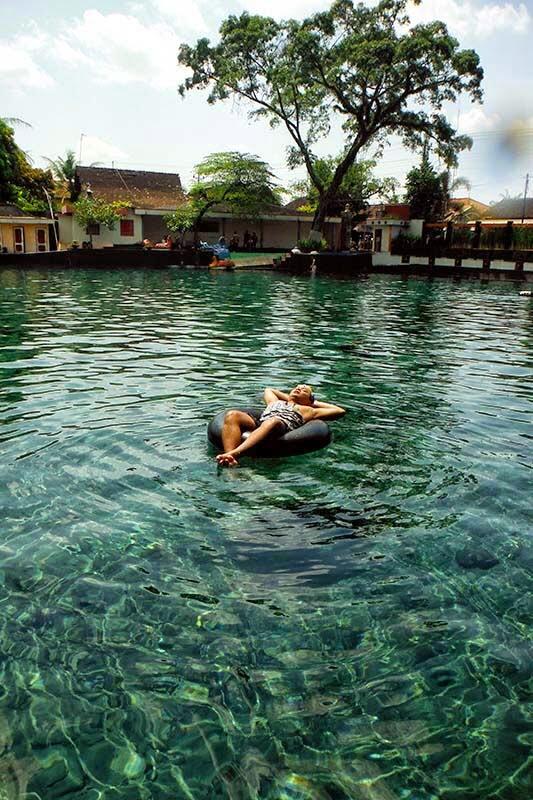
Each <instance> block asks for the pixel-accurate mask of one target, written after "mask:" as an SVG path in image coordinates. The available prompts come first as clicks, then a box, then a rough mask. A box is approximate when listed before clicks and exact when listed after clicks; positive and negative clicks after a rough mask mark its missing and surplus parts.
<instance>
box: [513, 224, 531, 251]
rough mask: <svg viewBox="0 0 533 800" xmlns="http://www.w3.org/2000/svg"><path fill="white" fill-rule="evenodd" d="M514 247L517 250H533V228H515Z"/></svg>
mask: <svg viewBox="0 0 533 800" xmlns="http://www.w3.org/2000/svg"><path fill="white" fill-rule="evenodd" d="M513 247H514V248H516V249H517V250H533V227H532V226H529V227H526V226H524V227H521V228H519V227H518V226H514V227H513Z"/></svg>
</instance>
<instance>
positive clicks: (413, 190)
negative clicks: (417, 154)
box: [404, 142, 471, 222]
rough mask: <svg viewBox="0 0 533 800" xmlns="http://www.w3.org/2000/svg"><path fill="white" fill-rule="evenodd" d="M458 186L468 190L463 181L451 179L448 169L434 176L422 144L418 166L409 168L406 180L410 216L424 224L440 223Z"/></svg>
mask: <svg viewBox="0 0 533 800" xmlns="http://www.w3.org/2000/svg"><path fill="white" fill-rule="evenodd" d="M460 186H464V187H465V188H466V189H467V190H468V191H470V189H471V185H470V181H468V180H467V178H461V177H458V178H455V179H453V178H452V175H451V172H450V170H449V169H446V170H444V171H443V172H440V173H438V172H437V171H436V170H435V168H434V167H433V166H432V165H431V163H430V160H429V146H428V143H427V142H426V143H425V145H424V148H423V151H422V160H421V162H420V165H419V166H417V167H413V168H412V169H411V170H410V171H409V172H408V173H407V177H406V191H405V198H404V199H405V202H406V203H409V205H410V206H411V217H413V218H414V219H425V220H426V221H427V222H435V221H437V220H443V219H444V218H445V217H446V216H447V214H448V212H449V208H450V200H451V199H452V194H453V192H454V191H455V190H456V189H458V188H459V187H460Z"/></svg>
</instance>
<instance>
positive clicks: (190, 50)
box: [179, 0, 483, 231]
mask: <svg viewBox="0 0 533 800" xmlns="http://www.w3.org/2000/svg"><path fill="white" fill-rule="evenodd" d="M416 1H417V0H415V2H416ZM407 2H408V0H380V2H378V3H377V4H376V5H374V6H373V7H367V6H365V5H363V4H362V3H360V4H358V5H355V4H354V2H353V0H336V2H334V3H333V4H332V6H331V8H330V9H329V10H328V11H324V12H321V13H318V14H315V15H313V16H311V17H309V18H308V19H305V20H304V21H303V22H298V21H296V20H289V21H285V22H279V23H278V22H276V21H275V20H273V19H271V18H269V17H261V16H252V15H250V14H248V13H243V14H241V15H240V16H239V17H236V16H233V15H232V16H229V17H228V18H227V19H226V20H225V21H224V22H223V23H222V25H221V27H220V40H219V42H218V43H217V44H215V45H211V44H210V42H209V40H208V39H205V38H204V39H199V40H198V41H197V43H196V45H195V46H192V47H191V46H189V45H186V44H182V45H181V47H180V50H179V62H180V63H181V64H182V65H183V66H186V67H189V68H190V69H191V70H192V73H191V75H190V77H188V78H187V79H186V80H185V82H184V83H183V84H182V85H181V86H180V92H181V93H182V95H183V94H185V92H186V91H188V90H192V89H205V88H208V89H210V94H209V97H208V101H209V102H210V103H215V102H217V101H219V100H225V99H227V98H229V97H237V98H240V99H243V100H244V101H247V102H249V103H250V104H251V105H252V110H251V112H250V114H251V116H252V117H265V118H266V119H267V120H268V121H269V122H270V124H271V125H272V126H275V125H280V124H283V125H285V127H286V129H287V131H288V133H289V135H290V137H291V139H292V142H293V145H292V147H291V148H290V149H289V164H290V165H292V166H295V165H297V164H304V165H305V167H306V169H307V172H308V175H309V179H310V181H311V182H312V184H313V186H314V187H315V189H316V191H317V193H318V197H319V202H318V206H317V209H316V212H315V218H314V223H313V227H314V229H315V230H317V231H320V230H322V227H323V223H324V221H325V217H326V213H327V208H328V206H329V204H330V202H331V199H332V198H334V197H335V196H336V195H337V192H338V190H339V187H340V186H341V184H342V182H343V180H344V178H345V176H346V173H347V172H348V170H349V169H350V167H351V166H352V165H353V164H355V163H356V161H357V160H358V157H359V156H360V154H361V152H362V151H364V148H365V147H368V145H369V144H371V143H377V144H382V143H383V142H384V141H385V139H386V137H388V136H390V135H392V134H398V135H400V136H401V137H402V138H403V140H404V142H405V143H406V144H407V145H408V146H420V144H421V142H422V140H423V139H424V137H425V136H429V137H430V138H431V139H432V141H434V142H435V145H436V147H437V150H438V152H439V154H440V155H441V156H442V157H444V159H445V162H446V163H449V164H453V163H455V161H456V158H457V153H458V152H459V151H460V150H462V149H464V148H465V147H469V146H471V140H470V139H469V138H468V137H465V136H459V135H457V132H456V131H455V130H454V129H453V128H452V126H451V125H450V124H449V122H448V121H447V120H446V118H445V117H444V115H443V114H442V113H441V112H442V107H443V104H444V103H445V102H449V101H454V100H456V99H457V97H458V95H459V94H460V93H462V92H466V93H468V94H469V95H470V96H471V97H472V98H473V99H474V100H480V99H481V89H480V84H481V80H482V78H483V70H482V69H481V67H480V65H479V58H478V55H477V54H476V53H475V51H473V50H460V49H459V43H458V42H457V40H456V39H454V38H453V37H452V36H450V34H449V33H448V30H447V28H446V26H445V25H444V23H442V22H432V23H429V24H426V25H417V26H415V27H413V28H409V27H408V24H409V20H408V17H407V15H406V13H405V9H406V6H407ZM335 113H337V114H340V115H341V118H342V120H343V125H342V128H343V131H344V136H345V143H344V151H343V155H342V158H341V159H340V160H339V162H338V164H337V166H336V169H335V171H334V173H333V175H332V177H331V180H330V181H329V182H324V180H323V179H322V178H321V176H320V174H319V172H318V171H317V169H316V162H317V157H316V155H315V154H314V152H313V147H314V145H315V143H316V142H317V141H318V140H320V139H321V138H323V137H324V136H325V135H326V134H327V133H328V132H329V130H330V125H331V118H332V117H333V116H334V114H335Z"/></svg>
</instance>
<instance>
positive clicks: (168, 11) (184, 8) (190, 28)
mask: <svg viewBox="0 0 533 800" xmlns="http://www.w3.org/2000/svg"><path fill="white" fill-rule="evenodd" d="M151 2H152V5H153V7H154V8H155V10H156V11H157V12H158V13H159V14H161V16H162V17H164V18H165V19H168V20H170V21H171V22H172V23H173V24H174V25H176V26H177V28H178V31H179V36H180V41H181V40H187V39H189V38H195V37H198V36H205V35H206V34H209V33H210V29H211V28H212V20H213V17H214V16H215V13H214V12H215V11H216V10H217V9H216V8H214V6H216V3H213V2H211V3H209V4H208V3H207V2H202V0H194V2H193V0H188V2H186V3H184V4H183V5H182V4H181V3H177V2H176V0H151ZM220 12H221V15H222V14H223V11H222V9H221V8H220ZM218 16H219V15H218V14H216V17H217V19H218ZM206 20H207V21H206Z"/></svg>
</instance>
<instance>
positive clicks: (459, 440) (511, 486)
mask: <svg viewBox="0 0 533 800" xmlns="http://www.w3.org/2000/svg"><path fill="white" fill-rule="evenodd" d="M0 292H1V294H0V440H1V443H2V456H3V457H2V462H1V468H0V469H1V481H2V489H3V491H2V499H3V504H2V509H3V521H4V524H3V526H2V537H1V538H0V655H1V658H0V676H1V679H2V680H1V684H0V685H1V687H2V688H1V689H0V736H1V738H2V748H1V751H2V752H1V753H0V782H1V783H2V786H3V792H4V793H5V794H6V796H8V797H22V796H28V797H42V798H45V797H46V798H47V800H53V799H54V798H60V797H63V796H67V795H70V796H72V797H76V798H80V800H96V798H101V800H112V799H113V800H119V798H124V799H125V800H126V798H135V800H138V798H141V800H142V799H143V798H146V800H166V798H169V797H187V798H188V800H204V798H205V799H206V800H216V799H217V798H221V797H230V798H232V800H237V798H238V799H239V800H241V799H242V800H244V799H245V798H250V799H252V798H253V799H254V800H257V798H265V800H281V798H292V800H306V799H308V800H310V799H311V798H313V800H348V798H350V800H352V799H353V800H404V799H405V798H409V800H459V798H460V800H463V799H464V800H466V799H467V798H472V800H495V798H498V799H499V800H515V799H516V800H522V798H524V797H526V796H528V794H529V793H530V792H531V784H530V774H531V744H532V742H533V739H532V737H533V723H532V720H531V713H530V705H528V703H529V700H530V693H529V690H530V682H531V674H532V667H531V665H532V663H533V659H532V655H533V652H532V646H531V641H530V638H528V637H529V635H530V630H531V628H530V626H531V619H532V612H533V605H532V603H531V574H532V571H533V543H532V542H531V532H530V500H529V495H530V483H531V477H532V475H531V441H530V440H531V438H532V436H531V433H530V432H529V424H530V422H531V417H532V412H531V400H532V397H533V387H532V367H533V310H532V309H533V306H532V305H531V302H530V301H528V300H524V299H523V298H519V297H518V296H517V290H516V288H515V287H514V286H512V285H506V284H487V285H482V284H479V283H477V284H467V283H464V284H456V283H453V284H452V283H446V282H425V281H410V282H405V281H399V280H392V279H391V280H383V279H372V280H369V281H364V282H356V281H345V280H343V281H336V280H326V279H316V280H308V279H307V278H287V277H282V276H274V275H269V274H264V273H255V274H253V273H248V274H247V273H237V274H217V275H210V274H208V273H207V272H201V273H199V272H192V271H189V270H167V271H157V272H153V273H150V272H149V271H146V272H142V271H136V270H131V271H109V272H106V271H87V272H84V271H69V272H67V271H65V272H63V271H57V272H55V271H50V272H39V271H31V272H27V273H23V272H17V271H14V270H3V271H1V272H0ZM302 380H306V381H308V382H310V383H311V384H312V385H313V386H314V387H315V391H316V392H317V394H318V396H319V397H325V398H331V399H333V400H335V401H337V402H339V403H340V404H341V405H344V406H346V407H347V408H348V409H349V414H348V415H347V416H346V418H345V419H343V420H342V421H340V422H337V423H334V425H333V429H334V434H335V436H334V441H333V443H332V444H331V446H330V447H329V448H328V449H327V450H325V451H322V452H320V453H316V454H311V455H309V456H305V457H300V458H293V459H286V460H276V459H270V460H258V461H252V460H246V459H243V462H242V465H241V467H240V468H239V469H237V470H225V471H224V470H223V471H220V470H217V468H216V465H215V463H214V460H213V453H212V452H211V451H210V449H209V448H208V446H207V443H206V438H205V430H206V425H207V422H208V421H209V419H210V418H211V416H212V415H213V414H214V413H215V412H216V411H218V410H219V409H220V408H224V407H228V406H232V405H239V404H248V403H260V402H261V390H262V387H263V386H265V385H275V386H288V385H290V384H292V383H295V382H300V381H302ZM26 793H29V794H26Z"/></svg>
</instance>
